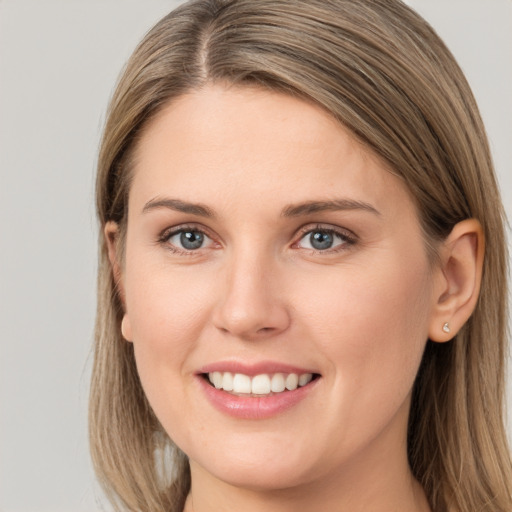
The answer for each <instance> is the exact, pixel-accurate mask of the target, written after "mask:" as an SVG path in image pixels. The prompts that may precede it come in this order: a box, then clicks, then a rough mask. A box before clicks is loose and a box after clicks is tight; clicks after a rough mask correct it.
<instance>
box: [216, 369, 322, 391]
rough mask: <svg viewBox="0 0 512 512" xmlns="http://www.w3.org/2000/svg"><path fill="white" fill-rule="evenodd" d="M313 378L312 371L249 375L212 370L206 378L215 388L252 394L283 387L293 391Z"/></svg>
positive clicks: (282, 389) (281, 389)
mask: <svg viewBox="0 0 512 512" xmlns="http://www.w3.org/2000/svg"><path fill="white" fill-rule="evenodd" d="M312 378H313V374H312V373H303V374H300V375H299V374H297V373H288V374H286V373H274V374H273V375H268V374H266V373H263V374H261V375H255V376H254V377H249V375H244V374H243V373H231V372H212V373H209V374H208V379H209V380H210V382H211V383H212V384H213V385H214V386H215V387H216V388H217V389H223V390H224V391H232V392H233V393H244V394H253V395H268V394H269V393H281V392H282V391H284V390H285V389H287V390H288V391H293V390H294V389H297V388H298V387H299V386H305V385H306V384H307V383H308V382H310V381H311V379H312Z"/></svg>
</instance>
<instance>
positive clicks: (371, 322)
mask: <svg viewBox="0 0 512 512" xmlns="http://www.w3.org/2000/svg"><path fill="white" fill-rule="evenodd" d="M419 261H421V259H420V260H419ZM381 263H382V266H381V267H380V268H378V269H377V268H375V269H374V271H370V270H369V269H368V267H366V268H364V269H358V268H351V269H345V270H344V271H340V272H339V273H338V274H337V275H336V276H333V275H332V276H330V279H329V280H327V278H326V279H325V283H326V285H328V288H327V289H328V290H329V291H328V293H326V292H325V291H324V292H320V291H318V292H317V293H310V294H309V297H308V301H307V303H306V302H305V301H304V310H303V312H302V313H301V314H300V316H301V317H304V318H308V319H309V333H308V334H309V335H310V336H311V337H312V339H316V340H317V344H318V348H319V352H321V353H324V354H328V357H329V360H330V361H329V362H330V364H331V367H332V370H333V371H332V375H333V376H334V377H333V378H334V379H335V382H333V384H332V385H333V387H334V388H336V389H338V390H339V392H340V393H341V394H343V396H344V397H345V399H346V400H347V401H350V402H353V406H354V407H358V404H361V405H362V404H365V405H366V406H369V407H370V408H374V410H378V408H379V407H380V406H381V405H382V407H384V406H387V407H389V410H392V409H393V407H395V406H396V405H398V404H400V403H401V402H402V401H403V400H404V399H405V398H406V396H407V395H408V394H409V392H410V390H411V387H412V385H413V382H414V379H415V376H416V373H417V370H418V367H419V364H420V361H421V357H422V354H423V350H424V347H425V343H426V341H427V337H428V323H429V322H428V320H429V305H430V303H429V297H430V292H429V290H430V284H429V273H428V266H427V264H425V265H418V266H417V267H414V268H411V266H410V264H409V268H408V267H407V265H405V266H403V265H400V261H396V259H395V260H394V262H393V264H389V265H386V264H385V263H386V262H385V261H381ZM319 282H320V281H319V280H318V279H317V280H316V287H315V288H314V289H316V290H319V287H318V284H319ZM324 289H325V288H324ZM349 390H350V391H349ZM391 403H393V404H394V405H390V404H391Z"/></svg>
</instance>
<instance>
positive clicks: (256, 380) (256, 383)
mask: <svg viewBox="0 0 512 512" xmlns="http://www.w3.org/2000/svg"><path fill="white" fill-rule="evenodd" d="M252 393H253V395H268V394H269V393H270V377H269V376H268V375H256V377H253V378H252Z"/></svg>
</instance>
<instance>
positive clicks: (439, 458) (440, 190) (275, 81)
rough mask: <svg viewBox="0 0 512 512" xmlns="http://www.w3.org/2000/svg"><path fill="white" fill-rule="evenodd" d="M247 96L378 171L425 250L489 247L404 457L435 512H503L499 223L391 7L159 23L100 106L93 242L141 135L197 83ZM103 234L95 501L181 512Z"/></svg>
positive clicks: (420, 29)
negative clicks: (456, 237)
mask: <svg viewBox="0 0 512 512" xmlns="http://www.w3.org/2000/svg"><path fill="white" fill-rule="evenodd" d="M212 82H227V83H231V84H239V85H243V84H246V83H247V84H251V85H255V84H256V85H260V86H261V87H264V88H269V89H272V90H275V91H281V92H283V93H285V94H291V95H295V96H298V97H302V98H305V99H308V100H309V101H313V102H315V103H316V104H318V105H320V106H322V107H323V108H324V109H326V110H327V111H328V112H330V113H331V114H332V116H334V117H335V118H336V119H337V120H338V121H339V122H340V123H342V124H343V125H344V126H345V127H346V128H348V129H349V130H350V131H351V132H352V133H353V134H354V135H355V136H356V137H357V138H358V139H359V140H360V141H361V142H362V143H363V144H365V145H366V146H367V147H368V148H370V149H371V150H372V151H373V152H375V153H376V154H377V155H379V156H380V157H381V158H382V159H383V160H384V161H385V162H386V163H387V164H388V166H389V168H390V169H391V172H393V173H395V174H396V175H397V176H399V177H400V178H401V179H402V180H403V181H404V182H405V184H406V185H407V187H408V189H409V190H410V192H411V194H412V196H413V197H414V199H415V201H416V205H417V208H418V212H419V216H420V220H421V224H422V228H423V231H424V235H425V241H426V246H427V248H428V250H429V252H430V254H431V256H433V257H435V246H436V242H438V241H440V240H443V239H444V238H445V237H446V236H447V235H448V233H449V232H450V231H451V229H452V227H453V226H454V225H455V224H456V223H457V222H459V221H461V220H463V219H467V218H476V219H478V220H479V221H480V223H481V224H482V226H483V230H484V234H485V238H486V247H487V250H486V254H485V261H484V272H483V282H482V287H481V293H480V297H479V301H478V304H477V306H476V309H475V311H474V313H473V315H472V316H471V318H470V319H469V321H468V322H467V323H466V325H465V326H464V327H463V328H462V330H461V331H460V332H459V333H458V334H457V336H456V337H455V339H453V340H452V341H451V342H450V343H446V344H437V343H433V342H431V341H427V346H426V350H425V354H424V357H423V361H422V364H421V368H420V371H419V373H418V377H417V379H416V382H415V386H414V390H413V400H412V406H411V413H410V420H409V431H408V455H409V462H410V465H411V468H412V471H413V474H414V475H415V477H416V478H417V479H418V481H419V482H420V483H421V484H422V485H423V487H424V489H425V491H426V494H427V497H428V499H429V502H430V504H431V507H432V509H433V510H435V511H436V512H444V511H448V510H456V511H458V512H475V511H489V512H490V511H492V512H510V510H512V468H511V460H510V452H509V448H508V446H507V440H506V433H505V429H504V424H503V407H504V378H505V360H506V353H507V352H506V311H507V304H506V298H507V294H506V275H507V257H506V248H505V241H504V229H503V219H504V213H503V209H502V206H501V201H500V196H499V192H498V189H497V185H496V179H495V176H494V171H493V164H492V161H491V157H490V152H489V148H488V144H487V140H486V135H485V131H484V127H483V125H482V121H481V119H480V115H479V113H478V109H477V106H476V104H475V101H474V98H473V95H472V93H471V90H470V88H469V86H468V84H467V82H466V80H465V78H464V76H463V74H462V72H461V70H460V68H459V67H458V65H457V64H456V62H455V60H454V58H453V56H452V55H451V54H450V52H449V51H448V50H447V48H446V47H445V45H444V44H443V42H442V41H441V40H440V39H439V37H438V36H437V35H436V34H435V32H434V31H433V29H432V28H431V27H430V26H429V25H428V24H427V23H426V22H425V21H424V20H423V19H422V18H421V17H420V16H418V15H417V14H416V13H415V12H414V11H412V10H411V9H410V8H408V7H407V6H405V5H404V4H403V3H402V2H401V1H399V0H371V1H370V0H307V1H306V0H259V1H258V2H255V1H253V0H196V1H192V2H189V3H187V4H184V5H182V6H180V7H179V8H178V9H176V10H175V11H173V12H172V13H170V14H169V15H168V16H166V17H165V18H164V19H162V20H161V21H160V22H159V23H158V24H157V25H156V26H155V27H154V28H153V29H152V30H151V31H150V32H149V33H148V34H147V35H146V37H145V38H144V40H143V41H142V42H141V43H140V45H139V46H138V47H137V49H136V50H135V52H134V53H133V55H132V57H131V58H130V60H129V62H128V64H127V66H126V69H125V70H124V72H123V74H122V77H121V79H120V81H119V84H118V86H117V89H116V91H115V94H114V96H113V98H112V101H111V104H110V108H109V112H108V118H107V122H106V126H105V131H104V135H103V140H102V144H101V150H100V155H99V162H98V177H97V209H98V216H99V220H100V224H101V227H103V226H104V225H105V223H106V222H108V221H115V222H117V223H118V224H119V226H120V227H121V234H122V232H123V227H124V226H125V224H126V218H127V204H128V203H127V198H128V193H129V189H130V179H131V165H130V163H131V153H132V150H133V148H134V146H135V144H136V142H137V140H138V137H139V135H140V133H141V130H142V129H143V127H144V126H145V125H146V123H147V122H148V121H149V120H150V119H151V118H152V117H153V116H154V115H155V114H156V113H157V112H159V110H160V109H161V108H162V107H163V106H164V105H166V104H167V103H168V102H169V101H172V99H173V98H176V97H178V96H180V95H181V94H183V93H185V92H189V91H191V90H194V89H196V90H197V89H199V88H201V87H203V86H204V85H205V84H206V83H212ZM122 313H123V308H122V303H121V301H120V297H119V296H118V293H117V290H116V287H115V281H114V278H113V275H112V270H111V266H110V264H109V261H108V255H107V250H106V246H105V241H104V239H103V233H102V230H101V232H100V261H99V275H98V312H97V324H96V344H95V359H94V368H93V375H92V388H91V396H90V440H91V452H92V457H93V462H94V465H95V468H96V472H97V474H98V477H99V479H100V482H101V483H102V484H103V486H104V488H105V490H106V491H107V494H108V495H109V496H110V497H111V498H112V500H113V501H117V503H118V504H119V505H120V506H121V507H123V508H125V509H128V510H132V511H144V512H157V511H158V512H161V511H163V510H170V511H175V512H178V511H180V510H181V509H182V507H183V503H184V499H185V497H186V495H187V493H188V490H189V486H190V475H189V468H188V463H187V458H186V456H185V455H184V454H182V453H181V452H180V450H179V449H177V448H176V447H175V446H174V445H173V443H172V441H171V440H170V439H168V437H167V436H166V434H165V432H164V431H163V429H162V428H161V426H160V425H159V423H158V421H157V419H156V418H155V416H154V414H153V412H152V410H151V407H150V406H149V404H148V402H147V400H146V397H145V396H144V393H143V391H142V388H141V385H140V382H139V379H138V376H137V371H136V367H135V361H134V356H133V349H132V345H131V344H129V343H126V342H125V341H123V339H122V337H121V333H120V322H121V319H122Z"/></svg>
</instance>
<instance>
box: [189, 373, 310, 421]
mask: <svg viewBox="0 0 512 512" xmlns="http://www.w3.org/2000/svg"><path fill="white" fill-rule="evenodd" d="M197 378H198V380H199V383H200V385H201V387H202V389H203V391H204V393H205V395H206V397H207V399H208V400H209V402H210V403H211V404H212V405H213V406H214V407H215V408H216V409H217V410H219V411H220V412H222V413H224V414H228V415H229V416H233V417H235V418H241V419H248V420H258V419H266V418H271V417H272V416H276V415H278V414H280V413H282V412H284V411H286V410H288V409H290V408H292V407H293V406H295V405H297V404H298V403H299V402H301V401H302V400H304V399H305V398H306V397H307V396H308V395H309V393H310V392H311V391H312V390H313V389H314V388H315V387H316V384H317V382H318V381H319V380H320V378H318V377H317V378H316V379H314V380H312V381H311V382H310V383H309V384H307V385H306V386H302V387H300V388H297V389H294V390H293V391H283V392H282V393H276V394H275V395H270V396H250V397H248V396H237V395H232V394H231V393H228V392H227V391H223V390H222V389H217V388H215V387H213V386H212V385H211V384H210V383H209V382H207V381H206V379H204V378H203V377H202V376H198V377H197Z"/></svg>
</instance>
